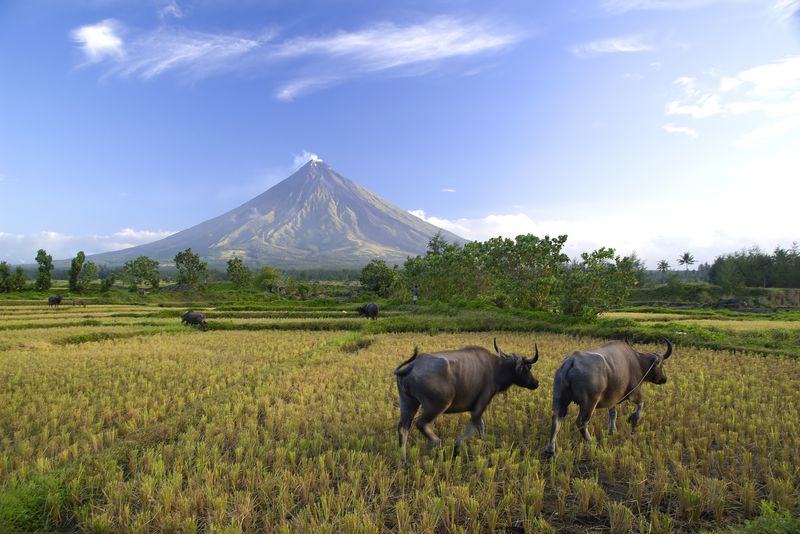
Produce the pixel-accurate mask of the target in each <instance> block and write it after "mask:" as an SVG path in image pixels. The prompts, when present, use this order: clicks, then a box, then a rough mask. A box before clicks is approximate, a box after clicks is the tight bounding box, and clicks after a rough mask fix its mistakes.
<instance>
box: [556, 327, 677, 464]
mask: <svg viewBox="0 0 800 534" xmlns="http://www.w3.org/2000/svg"><path fill="white" fill-rule="evenodd" d="M664 341H666V342H667V350H666V352H665V353H664V354H663V355H661V354H658V353H657V352H653V353H643V352H637V351H636V350H634V349H633V347H631V346H630V345H629V344H628V343H627V342H626V341H612V342H610V343H606V344H605V345H603V346H602V347H597V348H594V349H590V350H586V351H575V352H573V353H572V354H570V355H569V356H567V357H566V358H565V359H564V361H563V362H562V363H561V365H560V366H559V368H558V370H557V371H556V375H555V379H554V381H553V423H552V428H551V431H550V442H549V443H548V444H547V448H546V449H545V454H546V455H548V456H551V455H553V454H555V450H556V434H558V430H559V428H561V422H562V420H563V419H564V417H566V416H567V409H568V408H569V405H570V403H572V402H574V403H575V404H577V405H578V406H579V407H580V412H579V413H578V419H577V421H576V423H577V425H578V430H579V431H580V432H581V434H582V435H583V438H584V439H585V440H586V441H587V442H590V443H591V441H592V437H591V436H590V435H589V431H588V429H587V428H586V427H587V425H588V424H589V419H590V418H591V417H592V413H593V412H594V409H595V408H608V416H609V425H608V433H609V434H613V433H614V431H615V430H616V420H617V409H616V405H617V404H619V403H620V402H622V401H623V400H628V401H630V402H633V403H635V404H636V410H635V411H634V412H633V413H632V414H631V415H630V416H629V417H628V422H630V423H631V425H632V426H633V427H634V428H636V425H638V424H639V419H640V418H641V416H642V406H643V405H644V400H643V399H644V396H643V394H642V388H641V385H642V383H643V382H652V383H653V384H664V383H666V381H667V377H666V376H665V375H664V369H663V364H664V361H665V360H666V359H667V358H669V357H670V355H671V354H672V343H670V342H669V341H668V340H666V339H665V340H664Z"/></svg>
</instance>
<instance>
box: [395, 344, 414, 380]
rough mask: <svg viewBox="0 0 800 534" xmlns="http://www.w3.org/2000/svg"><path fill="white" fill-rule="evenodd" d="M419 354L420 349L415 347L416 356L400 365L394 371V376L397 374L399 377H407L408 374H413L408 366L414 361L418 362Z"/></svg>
mask: <svg viewBox="0 0 800 534" xmlns="http://www.w3.org/2000/svg"><path fill="white" fill-rule="evenodd" d="M418 354H419V348H418V347H414V355H413V356H411V357H410V358H409V359H407V360H406V361H404V362H403V363H401V364H400V365H398V366H397V368H396V369H395V370H394V374H396V375H397V376H405V375H407V374H408V373H410V372H411V366H410V365H408V364H409V363H411V362H413V361H414V360H416V359H417V355H418Z"/></svg>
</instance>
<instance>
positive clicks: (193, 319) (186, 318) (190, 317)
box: [181, 311, 208, 330]
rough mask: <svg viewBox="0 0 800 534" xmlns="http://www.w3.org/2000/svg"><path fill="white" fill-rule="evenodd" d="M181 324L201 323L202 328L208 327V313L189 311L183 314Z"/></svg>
mask: <svg viewBox="0 0 800 534" xmlns="http://www.w3.org/2000/svg"><path fill="white" fill-rule="evenodd" d="M181 324H196V325H200V330H205V329H206V328H208V324H206V315H205V314H204V313H201V312H196V311H188V312H186V313H184V314H183V315H181Z"/></svg>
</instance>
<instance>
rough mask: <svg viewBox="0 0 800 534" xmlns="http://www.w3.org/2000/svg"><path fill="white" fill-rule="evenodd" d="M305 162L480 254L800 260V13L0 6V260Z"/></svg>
mask: <svg viewBox="0 0 800 534" xmlns="http://www.w3.org/2000/svg"><path fill="white" fill-rule="evenodd" d="M310 157H319V158H322V159H323V160H324V161H325V162H326V163H328V164H329V165H331V166H332V167H333V168H334V169H335V170H336V171H337V172H339V173H340V174H342V175H344V176H346V177H348V178H350V179H351V180H354V181H355V182H357V183H359V184H361V185H362V186H364V187H366V188H367V189H369V190H371V191H373V192H374V193H376V194H378V195H380V196H382V197H384V198H385V199H387V200H389V201H390V202H392V203H394V204H396V205H397V206H399V207H401V208H403V209H406V210H408V211H410V212H412V213H414V214H416V215H418V216H420V217H423V218H425V219H426V220H428V221H430V222H432V223H434V224H436V225H438V226H441V227H442V228H446V229H448V230H450V231H453V232H455V233H457V234H459V235H461V236H462V237H465V238H468V239H480V240H484V239H488V238H490V237H494V236H498V235H502V236H506V237H512V238H513V237H514V236H516V235H518V234H523V233H533V234H536V235H539V236H544V235H551V236H554V235H560V234H567V235H568V236H569V237H568V240H567V247H566V252H567V253H568V254H570V255H571V256H572V257H576V256H577V255H578V254H579V253H580V252H583V251H589V250H593V249H596V248H599V247H601V246H609V247H614V248H615V249H616V250H617V252H619V253H620V254H630V253H632V252H636V254H637V255H638V256H639V257H640V258H643V259H644V260H645V262H646V265H647V266H648V267H650V268H655V266H656V264H657V263H658V261H659V260H662V259H666V260H667V261H669V262H670V264H671V266H672V267H673V268H676V269H677V268H679V266H678V265H677V258H678V256H679V255H680V254H682V253H683V252H686V251H688V252H690V253H692V254H693V255H694V257H695V259H696V260H697V264H699V263H702V262H709V263H711V262H713V261H714V259H715V258H716V257H717V256H719V255H721V254H725V253H730V252H734V251H737V250H741V249H744V248H750V247H753V246H758V247H760V248H761V249H762V250H765V251H772V250H773V249H774V248H775V247H776V246H782V247H784V248H788V247H791V246H792V244H793V242H798V241H800V215H799V214H798V213H800V211H798V202H799V201H800V0H571V1H568V2H563V1H556V0H551V1H534V0H496V1H493V2H485V1H467V0H464V1H455V0H424V1H423V0H419V1H411V0H409V1H394V2H369V1H355V0H319V1H315V0H309V1H303V2H300V1H294V0H260V1H257V0H2V1H0V260H5V261H9V262H11V263H32V262H33V260H34V257H35V255H36V251H37V249H39V248H45V249H46V250H47V251H48V252H49V253H50V254H52V255H53V257H54V258H55V259H63V258H69V257H73V256H74V255H75V253H76V252H77V251H78V250H84V251H85V252H86V253H87V254H91V253H96V252H104V251H108V250H117V249H120V248H125V247H128V246H133V245H138V244H142V243H146V242H149V241H154V240H156V239H159V238H162V237H165V236H167V235H169V234H170V233H172V232H175V231H179V230H182V229H185V228H188V227H190V226H193V225H195V224H197V223H200V222H202V221H204V220H207V219H209V218H212V217H215V216H217V215H220V214H222V213H224V212H226V211H228V210H230V209H233V208H235V207H236V206H238V205H240V204H242V203H244V202H246V201H247V200H249V199H250V198H252V197H254V196H256V195H257V194H259V193H261V192H263V191H265V190H267V189H268V188H269V187H271V186H273V185H275V184H276V183H278V182H279V181H280V180H282V179H284V178H286V177H288V176H289V175H290V174H291V173H292V172H293V170H294V169H296V168H297V167H298V166H300V165H302V164H303V163H304V162H305V161H307V160H308V159H309V158H310ZM697 264H696V265H697ZM696 265H695V266H696Z"/></svg>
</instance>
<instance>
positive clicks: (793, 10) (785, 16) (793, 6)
mask: <svg viewBox="0 0 800 534" xmlns="http://www.w3.org/2000/svg"><path fill="white" fill-rule="evenodd" d="M772 9H773V11H774V13H776V14H777V16H778V18H779V19H780V20H782V21H788V20H791V19H792V18H793V17H795V16H796V15H798V14H799V13H800V0H776V1H775V3H774V4H773V5H772Z"/></svg>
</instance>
